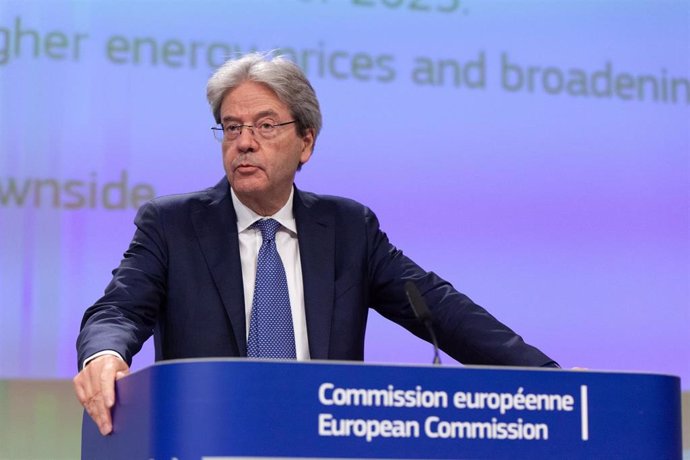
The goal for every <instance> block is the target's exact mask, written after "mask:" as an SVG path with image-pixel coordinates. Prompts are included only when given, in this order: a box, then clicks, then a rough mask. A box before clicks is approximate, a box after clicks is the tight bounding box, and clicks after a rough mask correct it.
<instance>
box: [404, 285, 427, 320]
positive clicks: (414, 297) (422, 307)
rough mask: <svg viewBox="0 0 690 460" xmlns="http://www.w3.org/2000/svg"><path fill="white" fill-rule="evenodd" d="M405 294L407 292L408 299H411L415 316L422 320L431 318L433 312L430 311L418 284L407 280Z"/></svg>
mask: <svg viewBox="0 0 690 460" xmlns="http://www.w3.org/2000/svg"><path fill="white" fill-rule="evenodd" d="M405 294H407V300H409V301H410V305H411V306H412V310H413V311H414V314H415V316H416V317H417V318H418V319H419V320H420V321H424V322H426V321H429V320H431V312H430V311H429V307H427V306H426V302H425V301H424V297H422V294H421V293H420V292H419V289H418V288H417V285H416V284H414V283H413V282H412V281H409V280H408V281H405Z"/></svg>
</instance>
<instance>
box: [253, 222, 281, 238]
mask: <svg viewBox="0 0 690 460" xmlns="http://www.w3.org/2000/svg"><path fill="white" fill-rule="evenodd" d="M254 225H255V226H256V227H257V228H258V229H259V230H261V237H262V238H263V239H264V241H271V240H274V239H275V237H276V232H277V231H278V229H279V228H280V222H278V221H277V220H274V219H261V220H257V221H256V222H255V223H254Z"/></svg>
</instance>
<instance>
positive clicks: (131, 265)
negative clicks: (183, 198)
mask: <svg viewBox="0 0 690 460" xmlns="http://www.w3.org/2000/svg"><path fill="white" fill-rule="evenodd" d="M134 223H135V225H136V231H135V233H134V237H133V238H132V242H131V243H130V245H129V248H128V249H127V251H126V252H125V254H124V257H123V259H122V261H121V262H120V266H119V267H117V268H116V269H115V270H114V271H113V278H112V280H111V281H110V283H109V284H108V286H107V287H106V289H105V293H104V295H103V297H101V298H100V299H99V300H98V301H97V302H96V303H95V304H94V305H93V306H91V307H89V308H88V309H87V310H86V312H85V313H84V318H83V319H82V323H81V330H80V333H79V337H78V338H77V354H78V364H77V365H78V367H79V368H81V365H82V363H83V362H84V360H85V359H86V358H88V357H89V356H91V355H93V354H94V353H97V352H99V351H102V350H114V351H116V352H118V353H119V354H120V355H121V356H122V357H123V358H124V359H125V361H126V362H127V364H129V365H131V362H132V356H133V355H134V354H136V353H137V352H138V351H139V350H140V349H141V347H142V345H143V344H144V342H145V341H146V340H147V339H148V338H149V337H150V336H151V334H152V333H153V328H154V326H155V323H156V319H157V317H158V314H159V310H160V308H161V305H163V304H164V302H165V296H166V294H165V292H166V288H165V287H166V272H167V269H166V267H167V254H168V251H167V246H166V239H165V235H164V231H163V225H162V222H161V218H160V215H159V211H158V208H157V207H156V204H155V202H151V203H146V204H144V205H143V206H142V207H141V208H140V209H139V212H138V213H137V216H136V218H135V220H134Z"/></svg>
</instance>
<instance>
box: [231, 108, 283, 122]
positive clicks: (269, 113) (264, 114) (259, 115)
mask: <svg viewBox="0 0 690 460" xmlns="http://www.w3.org/2000/svg"><path fill="white" fill-rule="evenodd" d="M265 117H276V118H277V117H278V112H276V111H275V110H273V109H268V110H262V111H261V112H258V113H257V114H255V115H254V117H253V118H254V120H259V119H261V118H265ZM221 121H222V122H223V123H227V122H228V121H238V122H239V121H240V119H239V118H238V117H235V116H233V115H226V116H224V117H223V118H222V119H221Z"/></svg>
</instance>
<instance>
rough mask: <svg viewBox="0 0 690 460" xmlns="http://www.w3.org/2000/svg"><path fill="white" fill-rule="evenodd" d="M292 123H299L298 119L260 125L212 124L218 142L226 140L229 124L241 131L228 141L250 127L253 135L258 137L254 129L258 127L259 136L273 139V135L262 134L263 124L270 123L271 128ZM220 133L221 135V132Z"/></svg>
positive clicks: (235, 138)
mask: <svg viewBox="0 0 690 460" xmlns="http://www.w3.org/2000/svg"><path fill="white" fill-rule="evenodd" d="M292 123H297V120H290V121H285V122H283V123H260V124H259V126H256V125H248V124H241V123H228V125H227V126H223V123H218V125H217V126H211V130H212V131H213V137H214V138H216V140H217V141H218V142H223V141H225V129H226V128H227V127H229V126H233V127H235V128H237V129H238V130H239V131H238V133H237V137H234V138H232V139H230V138H228V141H234V140H237V139H239V137H240V136H241V135H242V130H243V129H244V128H249V129H250V130H251V132H252V136H254V137H255V138H256V134H255V133H254V130H255V129H256V130H257V131H258V133H259V137H260V138H261V139H264V140H266V139H273V138H272V137H265V136H264V135H263V134H261V126H262V125H263V126H265V125H268V126H270V127H271V129H275V128H278V127H279V126H286V125H290V124H292ZM218 133H220V137H219V134H218Z"/></svg>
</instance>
